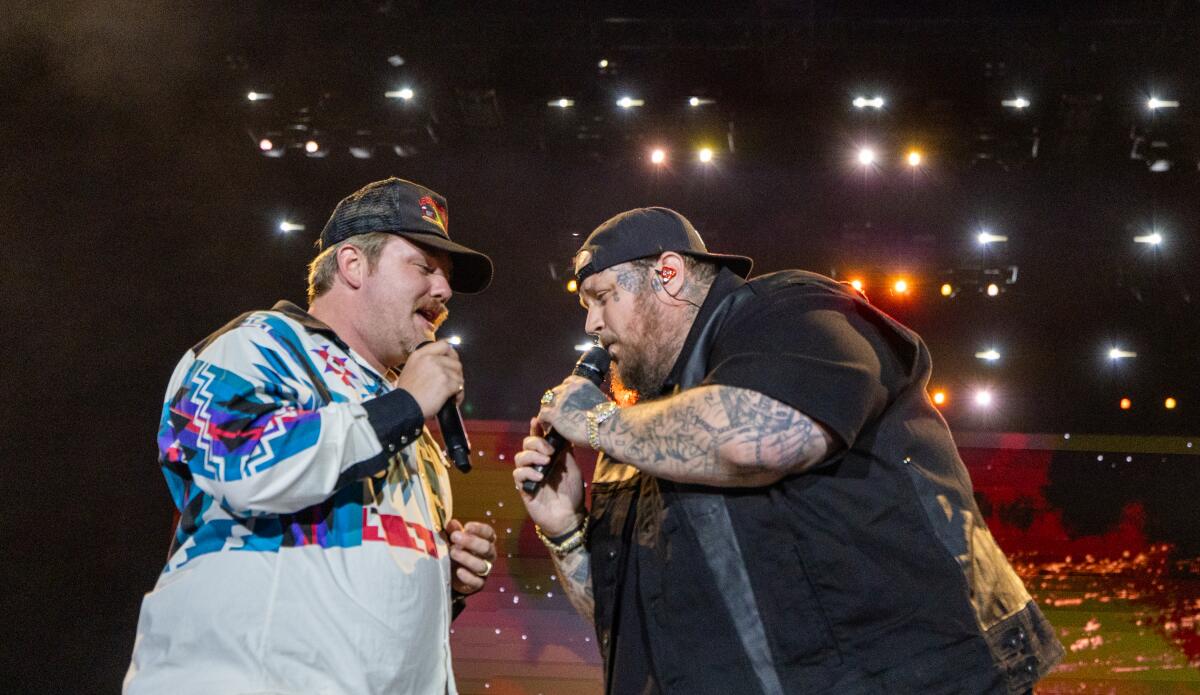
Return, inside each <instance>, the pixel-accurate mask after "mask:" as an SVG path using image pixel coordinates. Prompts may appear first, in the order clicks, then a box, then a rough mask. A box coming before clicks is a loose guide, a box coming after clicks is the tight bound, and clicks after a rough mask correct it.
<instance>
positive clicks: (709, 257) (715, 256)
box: [684, 252, 754, 280]
mask: <svg viewBox="0 0 1200 695" xmlns="http://www.w3.org/2000/svg"><path fill="white" fill-rule="evenodd" d="M684 253H687V252H684ZM688 255H689V256H692V257H693V258H699V259H700V260H704V261H708V262H710V263H716V264H717V265H719V266H721V267H723V268H729V269H730V270H732V271H733V272H735V273H737V274H738V277H741V278H742V279H743V280H744V279H746V278H748V277H750V270H751V269H752V268H753V267H754V259H753V258H750V257H749V256H735V255H733V254H727V253H688Z"/></svg>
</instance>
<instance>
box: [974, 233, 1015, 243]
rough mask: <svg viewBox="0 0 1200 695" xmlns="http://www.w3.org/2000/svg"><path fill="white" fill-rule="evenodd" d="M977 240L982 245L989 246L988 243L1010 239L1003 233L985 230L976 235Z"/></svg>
mask: <svg viewBox="0 0 1200 695" xmlns="http://www.w3.org/2000/svg"><path fill="white" fill-rule="evenodd" d="M975 240H976V241H978V242H979V245H980V246H987V245H988V244H994V243H996V242H1001V241H1008V237H1006V236H1004V235H1003V234H992V233H991V232H989V231H986V230H985V231H982V232H980V233H979V235H978V236H976V237H975Z"/></svg>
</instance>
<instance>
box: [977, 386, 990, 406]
mask: <svg viewBox="0 0 1200 695" xmlns="http://www.w3.org/2000/svg"><path fill="white" fill-rule="evenodd" d="M994 400H995V399H994V398H993V397H992V392H991V391H988V390H987V389H980V390H978V391H976V392H975V396H974V401H975V405H977V406H979V407H980V408H988V407H991V405H992V402H993V401H994Z"/></svg>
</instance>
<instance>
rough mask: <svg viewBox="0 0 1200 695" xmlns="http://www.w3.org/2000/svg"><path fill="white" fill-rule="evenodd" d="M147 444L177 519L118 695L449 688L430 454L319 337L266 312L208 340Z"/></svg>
mask: <svg viewBox="0 0 1200 695" xmlns="http://www.w3.org/2000/svg"><path fill="white" fill-rule="evenodd" d="M158 447H159V462H160V464H161V466H162V469H163V473H164V475H165V476H166V479H167V485H168V487H169V488H170V492H171V496H172V498H173V499H174V502H175V506H176V508H177V509H178V512H179V521H178V526H177V528H176V532H175V536H174V539H173V542H172V544H171V550H170V553H169V557H168V559H167V564H166V567H165V568H164V570H163V572H162V574H161V575H160V577H159V579H158V583H157V585H156V586H155V588H154V590H153V591H151V592H150V593H149V594H147V595H146V597H145V599H144V601H143V603H142V610H141V616H140V619H139V621H138V632H137V641H136V643H135V646H134V653H133V659H132V663H131V664H130V668H129V672H128V674H127V676H126V680H125V692H127V693H164V692H170V693H172V695H182V694H183V693H192V692H195V693H214V692H223V693H225V692H228V693H233V692H271V693H318V692H320V693H326V692H330V693H383V692H388V693H392V692H404V693H439V694H440V693H453V692H455V686H454V677H453V672H452V668H451V660H450V645H449V627H450V621H451V594H450V561H449V556H448V552H447V544H446V539H445V535H446V534H445V532H444V528H445V523H446V521H447V520H448V519H449V518H450V514H451V495H450V486H449V481H448V478H447V468H446V464H445V460H444V458H443V457H442V455H441V452H440V450H439V448H438V446H437V444H436V442H435V441H434V440H433V439H432V437H431V436H430V435H429V432H428V431H427V430H426V429H425V428H424V419H423V417H422V414H421V410H420V407H419V406H418V405H417V403H416V401H415V400H414V399H413V398H412V396H411V395H409V394H408V393H407V392H404V391H402V390H395V389H393V388H392V387H391V386H390V385H389V384H388V382H387V380H386V379H385V378H384V377H383V376H382V375H380V374H378V373H377V372H375V371H374V370H373V369H371V368H370V367H369V366H368V365H367V363H366V361H365V360H363V359H362V358H361V357H359V356H358V355H356V354H355V353H354V352H353V351H352V350H351V349H350V348H349V347H348V346H347V345H346V344H345V343H343V342H342V341H341V340H340V339H339V338H338V337H337V336H336V335H335V334H334V333H333V331H332V330H331V329H330V328H329V327H327V326H325V325H324V324H322V323H320V322H319V321H317V320H316V319H314V318H313V317H312V316H309V315H308V314H307V313H305V312H304V311H303V310H301V309H299V308H298V307H296V306H295V305H292V304H290V303H287V302H280V303H279V304H276V306H275V307H274V308H273V309H272V310H271V311H257V312H251V313H248V314H245V315H243V316H241V317H238V318H237V319H235V320H234V321H233V322H231V323H230V324H228V325H227V326H225V327H224V328H222V329H221V330H219V331H217V332H216V333H214V334H213V335H211V336H209V337H208V338H207V339H205V340H204V341H203V342H201V343H200V344H199V345H197V346H196V347H195V348H193V349H192V350H190V351H189V352H188V353H187V354H186V355H185V356H184V358H183V359H182V360H181V361H180V363H179V365H178V366H177V367H176V369H175V373H174V374H173V375H172V377H171V382H170V385H169V387H168V389H167V393H166V402H165V404H164V406H163V411H162V419H161V421H160V425H159V431H158Z"/></svg>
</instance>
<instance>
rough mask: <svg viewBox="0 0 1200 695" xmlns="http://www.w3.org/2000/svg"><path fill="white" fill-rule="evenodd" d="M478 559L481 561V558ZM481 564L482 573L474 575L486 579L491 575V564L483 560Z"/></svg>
mask: <svg viewBox="0 0 1200 695" xmlns="http://www.w3.org/2000/svg"><path fill="white" fill-rule="evenodd" d="M480 559H482V558H480ZM483 564H484V568H483V571H482V572H476V573H475V574H476V575H478V576H480V577H486V576H488V575H489V574H491V573H492V563H491V562H489V561H488V560H484V561H483Z"/></svg>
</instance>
